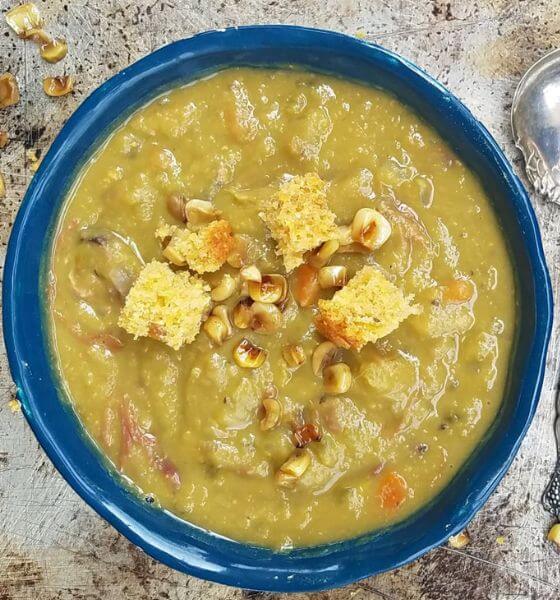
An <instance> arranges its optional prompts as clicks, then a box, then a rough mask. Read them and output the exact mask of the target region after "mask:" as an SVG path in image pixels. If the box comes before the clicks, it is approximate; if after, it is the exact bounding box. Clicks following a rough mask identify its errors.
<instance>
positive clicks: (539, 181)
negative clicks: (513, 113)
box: [515, 138, 560, 204]
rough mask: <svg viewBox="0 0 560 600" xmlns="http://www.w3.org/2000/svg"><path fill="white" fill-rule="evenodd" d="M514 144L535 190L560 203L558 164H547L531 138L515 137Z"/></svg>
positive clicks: (559, 170) (559, 166)
mask: <svg viewBox="0 0 560 600" xmlns="http://www.w3.org/2000/svg"><path fill="white" fill-rule="evenodd" d="M515 145H516V146H517V147H518V148H519V150H521V153H522V154H523V158H524V159H525V171H526V173H527V179H529V181H530V182H531V184H532V185H533V187H534V188H535V190H536V191H537V192H538V193H539V194H541V195H542V196H543V197H544V198H545V199H546V200H550V201H551V202H555V203H556V204H560V164H558V165H553V166H552V167H551V166H550V165H548V164H547V162H546V160H545V159H544V158H543V156H542V154H541V153H540V151H539V149H538V147H537V145H536V144H535V143H534V142H533V140H531V139H527V138H524V139H522V138H517V139H516V140H515Z"/></svg>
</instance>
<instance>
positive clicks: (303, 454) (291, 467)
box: [276, 450, 311, 486]
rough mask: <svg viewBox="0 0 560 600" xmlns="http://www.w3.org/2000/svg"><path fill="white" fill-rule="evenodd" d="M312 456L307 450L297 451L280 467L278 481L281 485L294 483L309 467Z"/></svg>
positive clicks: (277, 474)
mask: <svg viewBox="0 0 560 600" xmlns="http://www.w3.org/2000/svg"><path fill="white" fill-rule="evenodd" d="M310 464H311V457H310V456H309V453H308V452H307V451H305V450H303V451H297V452H295V453H294V454H292V456H290V458H288V460H287V461H286V462H285V463H284V464H283V465H282V466H281V467H280V469H278V471H277V473H276V481H277V483H278V484H280V485H286V486H288V485H292V484H294V483H295V482H296V481H297V480H298V479H299V478H300V477H301V476H302V475H303V474H304V473H305V471H307V469H308V468H309V465H310Z"/></svg>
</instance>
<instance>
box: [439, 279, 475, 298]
mask: <svg viewBox="0 0 560 600" xmlns="http://www.w3.org/2000/svg"><path fill="white" fill-rule="evenodd" d="M473 293H474V288H473V284H472V282H470V281H468V280H466V279H451V280H450V281H447V282H445V283H444V284H443V299H444V300H446V301H447V302H454V303H460V302H468V301H469V300H470V299H471V298H472V297H473Z"/></svg>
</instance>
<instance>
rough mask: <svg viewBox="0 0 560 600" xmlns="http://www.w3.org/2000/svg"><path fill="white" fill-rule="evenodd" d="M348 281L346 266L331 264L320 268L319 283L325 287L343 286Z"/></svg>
mask: <svg viewBox="0 0 560 600" xmlns="http://www.w3.org/2000/svg"><path fill="white" fill-rule="evenodd" d="M347 282H348V276H347V273H346V267H339V266H330V267H322V268H321V269H320V270H319V285H320V286H321V287H322V288H323V289H327V288H333V287H334V288H341V287H344V286H345V285H346V283H347Z"/></svg>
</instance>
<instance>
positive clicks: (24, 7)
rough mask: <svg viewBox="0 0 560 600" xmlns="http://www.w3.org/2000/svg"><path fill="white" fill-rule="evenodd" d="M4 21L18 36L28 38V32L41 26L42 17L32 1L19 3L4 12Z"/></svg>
mask: <svg viewBox="0 0 560 600" xmlns="http://www.w3.org/2000/svg"><path fill="white" fill-rule="evenodd" d="M6 22H7V23H8V25H9V26H10V27H11V28H12V29H13V30H14V31H15V33H16V35H18V36H19V37H20V38H23V39H28V37H29V34H30V32H33V31H34V30H36V29H41V27H43V17H42V16H41V13H40V12H39V9H38V8H37V6H36V5H35V4H33V3H32V2H27V3H25V4H20V5H19V6H16V7H14V8H12V9H11V10H9V11H8V12H7V13H6Z"/></svg>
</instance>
